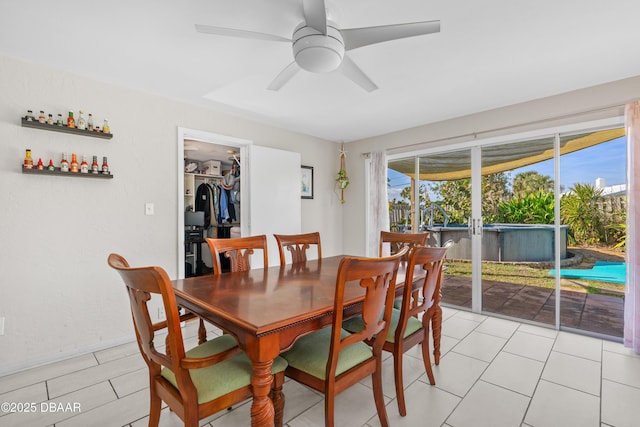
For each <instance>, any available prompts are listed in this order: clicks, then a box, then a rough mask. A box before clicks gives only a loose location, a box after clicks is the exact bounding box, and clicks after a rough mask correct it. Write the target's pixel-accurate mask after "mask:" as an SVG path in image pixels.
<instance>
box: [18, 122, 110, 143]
mask: <svg viewBox="0 0 640 427" xmlns="http://www.w3.org/2000/svg"><path fill="white" fill-rule="evenodd" d="M22 127H25V128H33V129H41V130H48V131H52V132H62V133H71V134H75V135H84V136H90V137H92V138H102V139H111V138H113V134H112V133H104V132H96V131H93V130H86V129H78V128H68V127H67V126H58V125H56V124H53V125H49V124H46V123H40V122H39V121H37V120H35V121H34V120H27V119H26V118H24V117H22Z"/></svg>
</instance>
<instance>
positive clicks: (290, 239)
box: [273, 232, 322, 265]
mask: <svg viewBox="0 0 640 427" xmlns="http://www.w3.org/2000/svg"><path fill="white" fill-rule="evenodd" d="M273 237H275V238H276V242H278V251H279V252H280V265H285V264H286V263H287V262H286V256H285V249H286V250H288V251H289V252H291V263H292V264H297V263H299V262H305V261H306V260H307V250H308V249H309V248H310V246H309V245H316V246H317V250H318V259H322V244H321V243H320V233H318V232H315V233H306V234H292V235H285V234H274V235H273Z"/></svg>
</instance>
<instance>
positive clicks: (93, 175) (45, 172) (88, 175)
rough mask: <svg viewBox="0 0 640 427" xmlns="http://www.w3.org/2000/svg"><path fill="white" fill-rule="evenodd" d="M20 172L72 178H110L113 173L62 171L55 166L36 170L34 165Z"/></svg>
mask: <svg viewBox="0 0 640 427" xmlns="http://www.w3.org/2000/svg"><path fill="white" fill-rule="evenodd" d="M22 173H26V174H29V175H59V176H69V177H72V178H96V179H112V178H113V175H112V174H111V173H109V174H108V175H107V174H103V173H102V172H101V173H97V174H96V173H80V172H62V171H61V170H60V168H55V169H54V170H52V171H50V170H49V169H46V168H45V169H43V170H38V169H36V168H35V167H34V168H33V169H26V168H24V167H23V168H22Z"/></svg>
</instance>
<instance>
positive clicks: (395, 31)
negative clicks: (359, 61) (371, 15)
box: [340, 21, 440, 50]
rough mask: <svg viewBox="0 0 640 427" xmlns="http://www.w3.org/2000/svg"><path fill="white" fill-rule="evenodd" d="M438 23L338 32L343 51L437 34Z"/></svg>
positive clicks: (413, 23) (418, 23)
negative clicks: (340, 36) (342, 43)
mask: <svg viewBox="0 0 640 427" xmlns="http://www.w3.org/2000/svg"><path fill="white" fill-rule="evenodd" d="M439 32H440V21H423V22H412V23H408V24H393V25H381V26H378V27H364V28H351V29H348V30H340V33H341V34H342V38H343V39H344V48H345V50H352V49H356V48H359V47H362V46H367V45H370V44H374V43H382V42H386V41H389V40H396V39H403V38H407V37H414V36H422V35H425V34H432V33H439Z"/></svg>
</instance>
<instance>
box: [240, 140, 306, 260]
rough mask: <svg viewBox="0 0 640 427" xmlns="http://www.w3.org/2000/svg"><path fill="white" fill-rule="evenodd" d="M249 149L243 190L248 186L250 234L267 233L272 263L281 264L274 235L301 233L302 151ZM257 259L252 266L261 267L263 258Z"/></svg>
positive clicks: (251, 147)
mask: <svg viewBox="0 0 640 427" xmlns="http://www.w3.org/2000/svg"><path fill="white" fill-rule="evenodd" d="M248 148H249V156H248V159H247V163H249V168H248V171H249V186H248V188H246V187H243V188H242V189H241V191H245V188H246V191H248V193H249V215H248V216H249V218H248V221H249V224H248V232H249V234H247V235H248V236H256V235H260V234H266V235H267V242H268V244H269V265H278V264H279V263H280V258H279V257H278V246H277V244H276V241H275V239H274V237H273V234H274V233H276V234H298V233H300V230H301V223H302V218H301V216H302V207H301V201H300V189H301V184H300V153H295V152H292V151H285V150H277V149H274V148H267V147H261V146H258V145H251V146H249V147H248ZM245 171H246V169H245ZM243 199H244V198H243ZM244 200H246V199H244ZM243 220H244V217H243ZM258 258H259V257H257V256H254V257H253V258H252V260H251V267H252V268H261V267H262V259H258Z"/></svg>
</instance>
